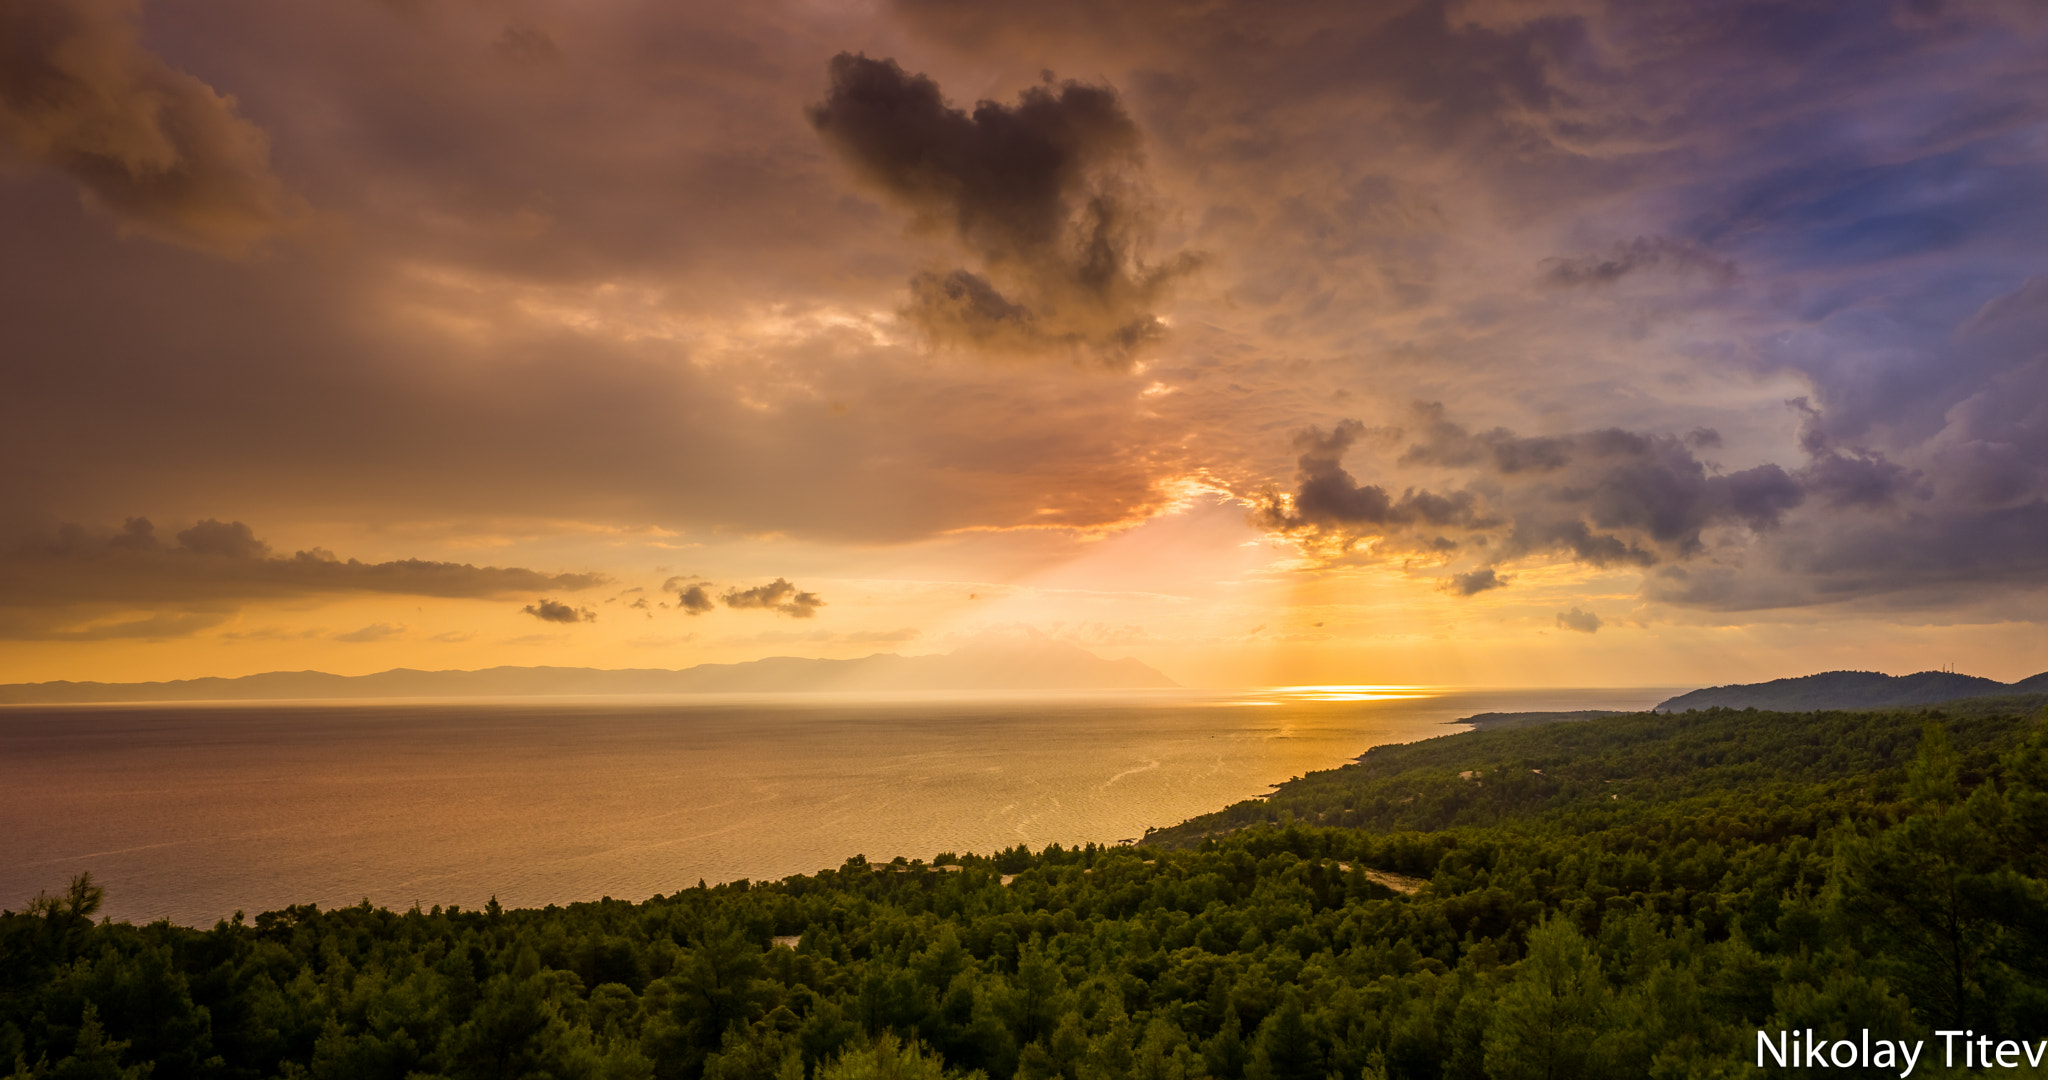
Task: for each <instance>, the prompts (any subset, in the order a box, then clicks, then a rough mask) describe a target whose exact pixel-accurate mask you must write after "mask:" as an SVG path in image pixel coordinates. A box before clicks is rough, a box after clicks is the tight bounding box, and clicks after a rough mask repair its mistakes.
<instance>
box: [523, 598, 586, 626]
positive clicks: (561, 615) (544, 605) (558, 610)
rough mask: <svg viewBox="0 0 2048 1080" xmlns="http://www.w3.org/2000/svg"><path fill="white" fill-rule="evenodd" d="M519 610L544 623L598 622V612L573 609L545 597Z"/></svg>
mask: <svg viewBox="0 0 2048 1080" xmlns="http://www.w3.org/2000/svg"><path fill="white" fill-rule="evenodd" d="M519 610H521V611H524V612H526V613H527V614H528V615H531V616H533V617H534V618H536V619H539V620H540V621H542V622H551V623H584V622H596V621H597V612H595V611H592V610H590V609H589V608H579V607H571V606H570V605H568V604H564V603H562V602H560V601H558V600H549V599H547V598H545V597H543V598H541V600H540V601H539V602H538V603H533V604H528V605H526V606H525V607H523V608H521V609H519Z"/></svg>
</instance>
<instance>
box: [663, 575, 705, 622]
mask: <svg viewBox="0 0 2048 1080" xmlns="http://www.w3.org/2000/svg"><path fill="white" fill-rule="evenodd" d="M710 584H711V583H710V582H708V581H696V580H692V579H690V578H681V577H672V578H670V579H668V580H667V581H664V582H662V583H661V591H663V592H672V593H674V594H676V606H677V607H678V608H681V609H682V611H683V614H685V615H702V614H704V613H706V612H708V611H710V610H711V608H712V603H711V594H710V592H708V591H707V590H708V588H709V586H710Z"/></svg>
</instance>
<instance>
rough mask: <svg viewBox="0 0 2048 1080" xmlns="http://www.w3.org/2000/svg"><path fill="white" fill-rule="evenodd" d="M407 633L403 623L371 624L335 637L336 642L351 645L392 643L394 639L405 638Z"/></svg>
mask: <svg viewBox="0 0 2048 1080" xmlns="http://www.w3.org/2000/svg"><path fill="white" fill-rule="evenodd" d="M405 631H406V627H405V626H404V624H402V623H371V624H370V625H368V626H365V627H363V628H362V629H360V630H351V631H349V632H348V633H346V634H336V635H334V640H336V641H345V642H349V643H351V644H361V643H364V642H373V641H390V640H391V639H392V638H398V637H404V636H405Z"/></svg>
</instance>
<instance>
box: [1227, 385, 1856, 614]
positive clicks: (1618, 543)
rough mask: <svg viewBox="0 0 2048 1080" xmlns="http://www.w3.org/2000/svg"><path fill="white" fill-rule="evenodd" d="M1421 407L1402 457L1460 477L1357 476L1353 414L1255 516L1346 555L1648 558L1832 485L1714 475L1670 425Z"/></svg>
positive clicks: (1752, 524)
mask: <svg viewBox="0 0 2048 1080" xmlns="http://www.w3.org/2000/svg"><path fill="white" fill-rule="evenodd" d="M1413 415H1414V417H1415V419H1416V420H1417V421H1419V423H1420V427H1421V432H1420V436H1421V437H1420V438H1419V439H1418V440H1417V441H1415V442H1413V443H1411V444H1410V445H1409V447H1408V448H1407V450H1406V451H1405V452H1404V453H1403V454H1401V456H1400V457H1399V459H1398V464H1399V465H1403V466H1414V467H1424V466H1426V467H1429V468H1431V469H1432V470H1433V471H1436V472H1438V473H1440V474H1445V475H1448V476H1449V477H1451V478H1452V482H1453V483H1455V484H1458V485H1459V486H1457V487H1454V488H1452V489H1450V490H1446V491H1441V492H1438V491H1430V490H1428V489H1422V488H1409V489H1408V490H1406V491H1404V492H1403V493H1402V494H1401V495H1400V496H1399V497H1398V498H1396V497H1394V496H1391V495H1390V494H1389V493H1388V492H1387V490H1386V489H1385V488H1383V487H1381V486H1379V485H1375V484H1360V483H1359V482H1358V481H1357V480H1356V479H1354V478H1353V477H1352V475H1351V474H1350V473H1349V472H1348V471H1346V470H1345V469H1344V468H1343V466H1342V464H1341V462H1342V460H1343V458H1344V456H1345V454H1346V453H1348V452H1349V451H1350V450H1351V448H1352V446H1353V445H1354V444H1355V443H1356V442H1357V441H1358V439H1359V437H1360V436H1361V434H1362V433H1363V432H1364V431H1365V428H1364V426H1363V425H1362V424H1360V423H1358V422H1356V421H1347V422H1345V423H1342V424H1339V425H1338V426H1337V427H1336V428H1335V429H1334V430H1332V431H1328V432H1325V431H1323V430H1321V429H1313V428H1312V429H1309V430H1307V431H1304V432H1301V433H1300V434H1298V435H1297V436H1296V437H1295V446H1296V449H1298V450H1299V451H1300V457H1299V459H1298V461H1297V469H1296V481H1297V483H1296V488H1295V490H1294V491H1293V492H1292V493H1291V494H1289V495H1288V496H1286V497H1284V498H1280V497H1272V498H1269V499H1267V500H1266V501H1265V503H1264V504H1263V505H1262V506H1261V507H1260V508H1259V510H1258V511H1257V512H1256V513H1255V515H1254V520H1255V521H1257V522H1259V523H1260V524H1263V525H1264V526H1266V527H1267V528H1270V529H1273V530H1275V531H1278V532H1281V533H1289V534H1307V535H1309V536H1311V537H1316V538H1319V539H1324V540H1328V539H1332V538H1334V539H1336V540H1338V541H1340V542H1341V546H1342V548H1343V550H1346V551H1348V550H1350V549H1351V548H1352V547H1354V546H1355V545H1356V544H1357V543H1358V542H1359V541H1361V540H1363V539H1365V538H1368V537H1370V538H1372V539H1373V540H1375V541H1376V542H1378V543H1379V544H1380V545H1381V548H1382V549H1383V550H1384V551H1387V552H1395V551H1399V552H1406V553H1409V554H1436V555H1449V554H1451V553H1454V552H1459V551H1462V550H1472V549H1484V550H1485V551H1486V552H1488V553H1489V558H1491V559H1493V560H1502V559H1513V558H1519V557H1524V556H1540V557H1562V558H1565V559H1568V560H1571V561H1576V562H1582V563H1586V564H1589V565H1593V566H1611V565H1623V566H1630V565H1632V566H1653V565H1656V564H1658V563H1660V562H1665V561H1669V560H1673V559H1680V560H1682V559H1688V558H1692V557H1694V556H1697V555H1699V554H1701V553H1702V552H1704V550H1705V546H1706V545H1705V542H1704V540H1703V539H1702V537H1703V534H1704V533H1705V532H1706V531H1707V530H1709V529H1712V528H1715V527H1722V526H1735V527H1740V528H1744V529H1748V530H1750V531H1752V532H1766V531H1769V530H1771V529H1774V528H1776V527H1777V526H1778V525H1779V523H1780V522H1781V521H1782V519H1783V517H1784V515H1785V513H1786V512H1787V511H1789V510H1791V509H1793V508H1795V507H1797V506H1799V505H1800V504H1801V503H1802V502H1804V501H1805V499H1806V497H1807V494H1808V492H1809V490H1810V489H1812V490H1827V483H1828V481H1827V480H1826V479H1825V478H1823V477H1821V476H1819V475H1818V474H1816V475H1815V476H1813V477H1809V478H1808V479H1807V480H1806V481H1805V482H1802V481H1801V479H1799V478H1796V477H1794V476H1793V475H1791V474H1788V473H1787V472H1786V471H1785V470H1784V469H1782V468H1780V467H1778V466H1777V465H1770V464H1767V465H1760V466H1756V467H1754V468H1750V469H1744V470H1741V471H1738V472H1734V473H1728V474H1720V473H1716V472H1713V471H1711V470H1709V469H1708V467H1707V466H1706V464H1705V463H1703V462H1702V461H1700V460H1699V459H1698V458H1697V457H1696V456H1694V453H1693V450H1692V448H1691V447H1690V446H1689V445H1688V443H1687V440H1685V439H1681V438H1678V437H1675V436H1670V435H1658V434H1646V433H1640V432H1631V431H1624V430H1621V429H1619V428H1607V429H1602V430H1598V431H1587V432H1575V433H1571V434H1566V435H1557V436H1539V437H1528V438H1525V437H1521V436H1518V435H1516V434H1515V433H1513V432H1511V431H1508V430H1506V429H1504V428H1495V429H1493V430H1491V431H1486V432H1480V433H1474V432H1471V431H1468V430H1467V429H1465V428H1464V427H1462V426H1460V425H1458V424H1456V423H1453V422H1451V421H1450V420H1448V419H1447V418H1446V416H1445V412H1444V409H1443V407H1442V406H1441V405H1439V404H1436V403H1419V404H1417V405H1416V406H1415V407H1414V410H1413ZM1881 464H1882V462H1881V459H1878V460H1877V461H1876V462H1875V463H1874V466H1875V465H1881ZM1474 591H1477V590H1464V591H1463V595H1471V594H1472V592H1474Z"/></svg>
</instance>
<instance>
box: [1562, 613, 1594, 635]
mask: <svg viewBox="0 0 2048 1080" xmlns="http://www.w3.org/2000/svg"><path fill="white" fill-rule="evenodd" d="M1557 626H1558V629H1560V630H1576V631H1578V632H1579V633H1581V634H1593V633H1598V632H1599V630H1600V626H1601V622H1600V616H1598V615H1595V614H1593V613H1592V612H1590V611H1580V610H1579V609H1578V608H1573V609H1571V610H1570V611H1560V612H1558V613H1557Z"/></svg>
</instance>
